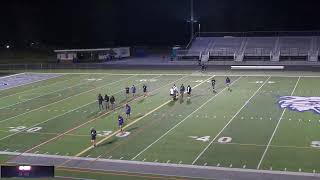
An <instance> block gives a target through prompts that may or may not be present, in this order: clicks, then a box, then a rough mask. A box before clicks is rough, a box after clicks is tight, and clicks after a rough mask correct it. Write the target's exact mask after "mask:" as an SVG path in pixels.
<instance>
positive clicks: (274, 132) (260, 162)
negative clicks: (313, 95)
mask: <svg viewBox="0 0 320 180" xmlns="http://www.w3.org/2000/svg"><path fill="white" fill-rule="evenodd" d="M299 81H300V77H299V78H298V80H297V82H296V84H295V86H294V88H293V90H292V92H291V96H292V95H293V93H294V91H295V90H296V88H297V86H298V83H299ZM285 112H286V109H284V110H283V111H282V114H281V116H280V118H279V121H278V123H277V125H276V128H275V129H274V131H273V133H272V135H271V137H270V140H269V142H268V144H267V147H266V149H265V150H264V152H263V154H262V157H261V159H260V161H259V164H258V166H257V169H260V166H261V164H262V161H263V159H264V157H265V155H266V154H267V151H268V149H269V147H270V144H271V141H272V139H273V137H274V135H275V134H276V131H277V129H278V127H279V124H280V122H281V120H282V117H283V115H284V113H285Z"/></svg>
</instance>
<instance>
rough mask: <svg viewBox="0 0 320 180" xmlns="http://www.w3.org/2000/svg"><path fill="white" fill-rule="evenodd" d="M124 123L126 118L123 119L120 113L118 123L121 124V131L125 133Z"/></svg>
mask: <svg viewBox="0 0 320 180" xmlns="http://www.w3.org/2000/svg"><path fill="white" fill-rule="evenodd" d="M123 124H124V119H123V117H122V116H120V115H119V116H118V125H119V129H120V132H121V133H123V130H122V128H123Z"/></svg>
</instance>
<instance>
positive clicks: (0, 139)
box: [0, 76, 142, 141]
mask: <svg viewBox="0 0 320 180" xmlns="http://www.w3.org/2000/svg"><path fill="white" fill-rule="evenodd" d="M130 77H133V76H130ZM113 83H115V82H113ZM110 84H112V83H109V84H106V85H104V86H107V85H110ZM140 84H142V83H140ZM101 87H103V86H101ZM93 90H94V89H93ZM90 91H91V90H90ZM122 91H123V90H119V91H117V92H115V93H113V94H117V93H119V92H122ZM93 103H96V101H91V102H89V103H87V104H84V105H82V106H80V107H77V108H75V109H71V110H69V111H67V112H65V113H63V114H59V115H57V116H54V117H51V118H49V119H47V120H45V121H42V122H40V123H37V124H34V125H32V126H30V127H29V128H33V127H36V126H39V125H40V124H44V123H46V122H48V121H51V120H53V119H56V118H58V117H61V116H64V115H66V114H68V113H70V112H73V111H76V110H78V109H81V108H83V107H85V106H88V105H89V104H93ZM21 132H23V131H18V132H16V133H13V134H10V135H8V136H5V137H3V138H0V141H2V140H4V139H7V138H9V137H11V136H14V135H16V134H19V133H21Z"/></svg>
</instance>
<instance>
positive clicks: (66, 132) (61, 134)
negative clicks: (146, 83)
mask: <svg viewBox="0 0 320 180" xmlns="http://www.w3.org/2000/svg"><path fill="white" fill-rule="evenodd" d="M159 77H161V76H156V77H155V78H159ZM186 77H188V76H183V77H181V78H179V79H175V80H174V81H171V82H170V83H167V84H165V85H164V86H161V87H159V88H157V89H155V90H152V91H150V92H154V91H157V90H159V89H161V88H162V87H165V86H168V85H170V84H172V83H175V82H177V81H180V80H182V79H184V78H186ZM139 84H143V82H141V83H139ZM139 84H137V85H139ZM121 91H122V90H120V91H118V92H116V93H119V92H121ZM116 93H115V94H116ZM113 95H114V94H113ZM141 98H143V97H142V96H141V97H138V98H136V99H135V100H134V101H137V100H139V99H141ZM116 109H117V108H116ZM106 113H110V111H108V112H106ZM106 113H104V114H101V115H100V116H98V117H96V118H94V119H91V120H90V121H87V122H85V123H82V124H80V125H78V126H77V127H74V128H72V129H70V130H68V131H65V132H64V133H60V134H56V135H57V136H55V137H53V138H51V139H49V140H47V141H45V142H43V143H41V144H38V145H36V146H33V147H32V148H31V149H28V150H26V151H25V152H24V153H27V152H30V151H32V150H34V149H36V148H39V147H40V146H42V145H44V144H47V143H49V142H51V141H53V140H55V139H57V138H59V137H61V136H63V135H66V134H68V133H70V132H72V131H74V130H76V129H79V128H80V127H82V126H84V125H86V124H89V123H92V122H93V121H95V120H97V119H98V118H101V117H102V116H104V115H106ZM68 135H70V134H68ZM73 136H74V135H73ZM76 136H80V135H76ZM82 136H83V135H82ZM84 136H87V135H84ZM100 157H101V155H100V156H99V157H98V158H100Z"/></svg>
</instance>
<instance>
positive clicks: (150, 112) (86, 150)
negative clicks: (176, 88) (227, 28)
mask: <svg viewBox="0 0 320 180" xmlns="http://www.w3.org/2000/svg"><path fill="white" fill-rule="evenodd" d="M187 76H188V75H187ZM213 77H214V76H211V77H210V78H208V79H206V80H204V81H202V82H201V83H198V84H197V85H195V86H194V87H193V88H196V87H198V86H200V85H201V84H203V83H205V82H207V81H208V80H209V79H211V78H213ZM170 102H171V100H168V101H166V102H164V103H163V104H161V105H160V106H158V107H156V108H155V109H153V110H151V111H149V112H148V113H146V114H145V115H143V116H141V117H140V118H138V119H136V120H135V121H132V122H131V123H129V124H127V125H126V126H125V127H124V128H123V129H126V128H127V127H130V126H131V125H133V124H135V123H137V122H139V121H140V120H141V119H143V118H145V117H147V116H149V115H150V114H152V113H153V112H155V111H157V110H158V109H160V108H162V107H163V106H165V105H166V104H168V103H170ZM119 132H120V130H118V131H115V132H113V133H112V134H110V135H109V136H107V137H105V138H104V139H102V140H100V141H99V142H97V145H99V144H101V143H103V142H104V141H106V140H107V139H109V138H111V137H113V136H115V135H116V134H118V133H119ZM91 149H92V146H90V147H88V148H87V149H85V150H83V151H81V152H80V153H78V154H77V155H76V157H77V156H81V155H82V154H84V153H86V152H88V151H90V150H91ZM63 164H65V162H64V163H63Z"/></svg>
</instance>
